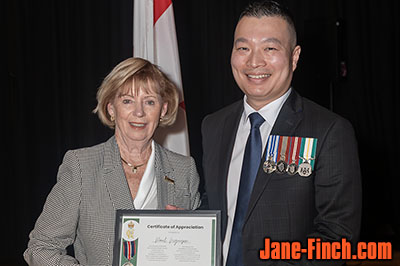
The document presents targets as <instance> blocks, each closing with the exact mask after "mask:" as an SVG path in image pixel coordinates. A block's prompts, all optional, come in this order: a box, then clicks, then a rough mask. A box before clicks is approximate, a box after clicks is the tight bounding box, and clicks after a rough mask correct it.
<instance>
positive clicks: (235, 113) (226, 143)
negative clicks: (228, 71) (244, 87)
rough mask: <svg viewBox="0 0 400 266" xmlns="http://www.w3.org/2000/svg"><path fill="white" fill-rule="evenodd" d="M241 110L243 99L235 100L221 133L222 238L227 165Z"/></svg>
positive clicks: (217, 180)
mask: <svg viewBox="0 0 400 266" xmlns="http://www.w3.org/2000/svg"><path fill="white" fill-rule="evenodd" d="M242 112H243V101H239V102H237V105H236V106H234V108H233V110H232V112H231V113H229V114H228V116H227V117H226V119H225V121H224V124H223V129H222V131H221V132H222V133H221V136H220V137H221V138H220V139H221V141H220V145H221V149H217V150H219V151H220V152H221V153H220V154H219V158H220V162H219V163H220V166H221V167H219V168H218V169H219V173H218V175H216V176H220V177H222V178H217V179H216V182H217V184H216V185H217V191H221V192H222V194H221V201H220V202H219V203H218V204H221V205H220V208H218V209H220V210H222V216H223V217H222V224H221V227H222V228H221V229H222V234H223V235H222V239H223V238H224V237H225V231H226V230H225V228H226V223H227V213H228V211H227V205H228V204H227V192H226V190H227V180H228V171H229V165H230V162H231V157H232V152H233V145H234V144H235V139H236V133H237V130H238V127H239V121H240V117H241V115H242Z"/></svg>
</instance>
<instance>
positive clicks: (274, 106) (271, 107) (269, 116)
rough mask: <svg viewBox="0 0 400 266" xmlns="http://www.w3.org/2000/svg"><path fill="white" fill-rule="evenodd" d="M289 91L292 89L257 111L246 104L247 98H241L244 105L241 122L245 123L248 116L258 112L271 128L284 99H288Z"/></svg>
mask: <svg viewBox="0 0 400 266" xmlns="http://www.w3.org/2000/svg"><path fill="white" fill-rule="evenodd" d="M291 91H292V88H289V89H288V90H287V92H286V93H285V94H283V95H282V96H281V97H279V98H278V99H276V100H274V101H273V102H270V103H269V104H267V105H265V106H264V107H263V108H261V109H260V110H258V111H256V110H255V109H254V108H253V107H251V106H250V105H249V104H248V103H247V96H246V95H244V98H243V105H244V110H243V118H244V119H243V122H244V123H247V121H248V118H249V115H250V114H252V113H254V112H258V113H259V114H260V115H261V116H262V117H263V118H264V119H265V121H267V123H268V124H269V125H270V126H273V125H274V123H275V120H276V118H277V117H278V114H279V111H280V110H281V108H282V106H283V104H284V103H285V101H286V99H287V98H288V97H289V95H290V92H291Z"/></svg>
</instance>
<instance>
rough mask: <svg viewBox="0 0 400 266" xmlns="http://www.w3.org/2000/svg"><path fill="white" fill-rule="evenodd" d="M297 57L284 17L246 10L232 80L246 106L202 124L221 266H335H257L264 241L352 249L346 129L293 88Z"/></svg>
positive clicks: (356, 200)
mask: <svg viewBox="0 0 400 266" xmlns="http://www.w3.org/2000/svg"><path fill="white" fill-rule="evenodd" d="M300 52H301V48H300V46H298V45H296V30H295V27H294V23H293V19H292V17H291V15H290V14H289V12H288V11H287V10H286V9H285V8H284V7H282V6H281V5H279V4H278V3H276V2H272V1H266V2H262V3H253V4H250V5H249V6H248V7H247V8H246V9H245V10H244V11H243V13H242V14H241V16H240V18H239V22H238V24H237V26H236V30H235V36H234V43H233V49H232V55H231V66H232V72H233V76H234V78H235V80H236V83H237V84H238V86H239V87H240V89H241V90H242V91H243V92H244V94H245V96H244V99H243V100H241V101H238V102H236V103H233V104H232V105H230V106H228V107H225V108H223V109H222V110H219V111H217V112H216V113H214V114H211V115H208V116H207V117H206V118H205V119H204V121H203V125H202V135H203V154H204V155H203V170H204V178H205V194H204V197H203V199H204V202H205V204H207V203H208V208H210V209H217V210H221V212H222V215H221V217H222V221H221V224H222V230H221V231H222V238H221V239H222V240H223V248H222V251H223V265H227V266H233V265H235V266H242V265H246V266H254V265H269V264H273V265H289V264H293V263H295V264H301V265H318V264H324V265H325V264H331V265H341V264H342V262H340V261H321V260H320V261H318V260H308V259H307V256H306V255H302V257H301V260H300V261H290V260H278V261H277V260H262V259H260V250H263V249H264V238H270V240H271V241H301V243H302V244H303V245H302V248H307V239H308V238H310V239H311V238H320V239H321V241H334V240H339V241H340V240H341V239H342V238H346V240H347V241H349V242H352V243H354V242H355V241H357V239H358V236H359V229H360V220H361V176H360V169H359V162H358V154H357V144H356V140H355V137H354V132H353V129H352V126H351V125H350V123H349V122H348V121H347V120H345V119H343V118H341V117H339V116H338V115H336V114H334V113H332V112H330V111H329V110H327V109H325V108H323V107H321V106H319V105H317V104H315V103H313V102H311V101H310V100H308V99H305V98H303V97H301V96H300V95H299V94H298V93H297V92H296V91H295V90H294V89H293V88H291V81H292V76H293V72H294V70H295V69H296V66H297V62H298V60H299V56H300Z"/></svg>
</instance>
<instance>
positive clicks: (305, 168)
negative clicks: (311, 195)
mask: <svg viewBox="0 0 400 266" xmlns="http://www.w3.org/2000/svg"><path fill="white" fill-rule="evenodd" d="M302 159H303V160H304V162H302V163H301V164H300V165H297V164H296V163H294V162H293V163H291V164H289V165H288V164H287V163H286V162H285V161H284V160H279V161H278V162H277V163H275V161H274V160H273V158H272V156H269V157H268V160H266V161H265V162H264V165H263V170H264V172H266V173H267V174H272V173H273V172H276V173H278V174H284V173H288V174H289V175H295V174H299V175H300V176H302V177H309V176H310V175H311V173H312V167H311V164H310V162H309V160H306V159H304V158H302ZM310 160H312V159H310Z"/></svg>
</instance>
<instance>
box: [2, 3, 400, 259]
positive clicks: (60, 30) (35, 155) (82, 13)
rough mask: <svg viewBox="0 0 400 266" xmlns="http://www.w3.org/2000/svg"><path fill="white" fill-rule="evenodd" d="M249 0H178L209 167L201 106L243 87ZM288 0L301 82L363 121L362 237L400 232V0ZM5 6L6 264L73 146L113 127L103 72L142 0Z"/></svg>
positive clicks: (190, 101) (195, 149)
mask: <svg viewBox="0 0 400 266" xmlns="http://www.w3.org/2000/svg"><path fill="white" fill-rule="evenodd" d="M247 2H249V1H245V0H242V1H240V0H220V1H214V0H203V1H197V0H196V1H195V0H175V1H174V10H175V21H176V27H177V34H178V43H179V51H180V57H181V67H182V78H183V86H184V93H185V102H186V109H187V117H188V125H189V135H190V145H191V153H192V155H193V157H194V158H195V159H196V163H197V164H198V169H199V170H200V171H201V144H200V143H201V134H200V125H201V120H202V118H203V117H204V116H205V115H206V114H208V113H210V112H213V111H215V110H217V109H219V108H221V107H223V106H225V105H227V104H229V103H231V102H233V101H235V100H237V99H240V98H241V97H242V93H241V92H240V90H239V89H238V88H237V87H236V85H235V83H234V80H233V77H232V74H231V70H230V64H229V61H230V52H231V46H232V38H233V31H234V27H235V24H236V20H237V17H238V15H239V13H240V10H241V9H242V8H243V7H244V6H245V5H246V4H247ZM282 2H283V3H285V4H286V5H287V6H288V7H289V8H290V9H291V10H292V11H293V13H294V16H295V19H296V22H297V28H298V35H299V38H298V39H299V44H300V45H301V46H302V54H301V59H300V63H299V66H298V69H297V70H296V73H295V77H294V86H295V87H296V89H297V90H298V91H300V93H301V94H303V95H304V96H307V97H309V98H311V99H313V100H314V101H316V102H318V103H320V104H322V105H324V106H326V107H327V108H331V109H333V110H334V111H335V112H337V113H339V114H340V115H342V116H344V117H346V118H347V119H349V120H350V121H351V122H352V124H353V125H354V127H355V130H356V134H357V137H358V141H359V150H360V159H361V166H362V173H363V189H364V195H363V204H364V206H363V224H362V238H363V239H364V240H391V241H394V243H395V241H398V233H399V232H398V230H399V210H400V206H399V202H400V201H399V196H398V194H399V193H398V185H397V183H398V182H396V181H397V179H398V173H397V172H398V171H397V157H398V156H397V150H398V148H399V147H400V145H399V138H398V136H399V119H398V117H399V101H400V95H399V89H400V84H399V83H400V78H399V73H400V69H399V64H400V63H399V62H400V54H399V47H400V40H399V37H400V31H399V26H400V23H399V16H398V14H399V11H400V8H399V4H398V2H397V1H395V0H393V1H389V0H386V1H372V0H369V1H361V0H354V1H339V0H337V1H335V0H329V1H323V2H321V1H317V0H303V1H298V0H297V1H296V0H286V1H282ZM0 8H1V17H0V19H1V25H2V33H3V34H2V36H4V37H3V38H2V40H3V46H2V47H3V48H2V49H1V55H2V60H1V84H2V87H3V86H4V87H5V95H3V97H2V99H3V101H2V110H3V114H4V117H5V121H4V123H3V126H2V136H3V137H2V139H3V143H4V144H3V145H2V146H4V147H5V148H3V149H2V151H3V152H2V154H3V156H2V158H4V159H3V160H2V170H3V171H2V172H3V173H2V183H3V185H2V186H1V187H2V193H1V202H2V213H3V214H2V225H3V226H2V228H3V231H4V233H5V240H4V239H3V241H1V242H2V246H3V247H2V248H1V256H0V265H24V263H23V259H22V252H23V250H24V249H25V247H26V244H27V241H28V233H29V231H30V230H31V229H32V227H33V225H34V222H35V220H36V219H37V217H38V215H39V214H40V212H41V209H42V206H43V203H44V201H45V199H46V196H47V194H48V192H49V191H50V189H51V187H52V186H53V185H54V183H55V177H56V173H57V169H58V166H59V164H60V163H61V160H62V156H63V154H64V153H65V151H66V150H68V149H73V148H77V147H83V146H89V145H93V144H96V143H99V142H102V141H104V140H106V139H107V138H108V137H109V136H110V135H111V134H112V131H110V130H108V129H106V128H105V127H104V126H102V125H101V124H100V122H99V121H98V119H97V117H96V116H95V115H93V114H92V113H91V111H92V110H93V108H94V107H95V105H96V100H95V94H96V89H97V87H98V86H99V85H100V82H101V80H102V78H104V77H105V75H106V74H107V73H108V72H109V71H110V70H111V68H112V67H113V66H115V65H116V64H117V63H118V62H120V61H122V60H123V59H125V58H127V57H130V56H131V55H132V9H133V4H132V1H128V0H125V1H106V0H98V1H65V0H64V1H63V0H62V1H45V2H43V1H28V0H26V1H22V0H18V1H11V0H9V1H1V3H0ZM337 21H339V24H338V25H337V24H336V22H337ZM340 62H344V64H342V68H340ZM343 70H346V75H345V76H343V74H344V73H343ZM3 91H4V90H3ZM395 232H397V240H396V235H395ZM397 243H398V242H397Z"/></svg>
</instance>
